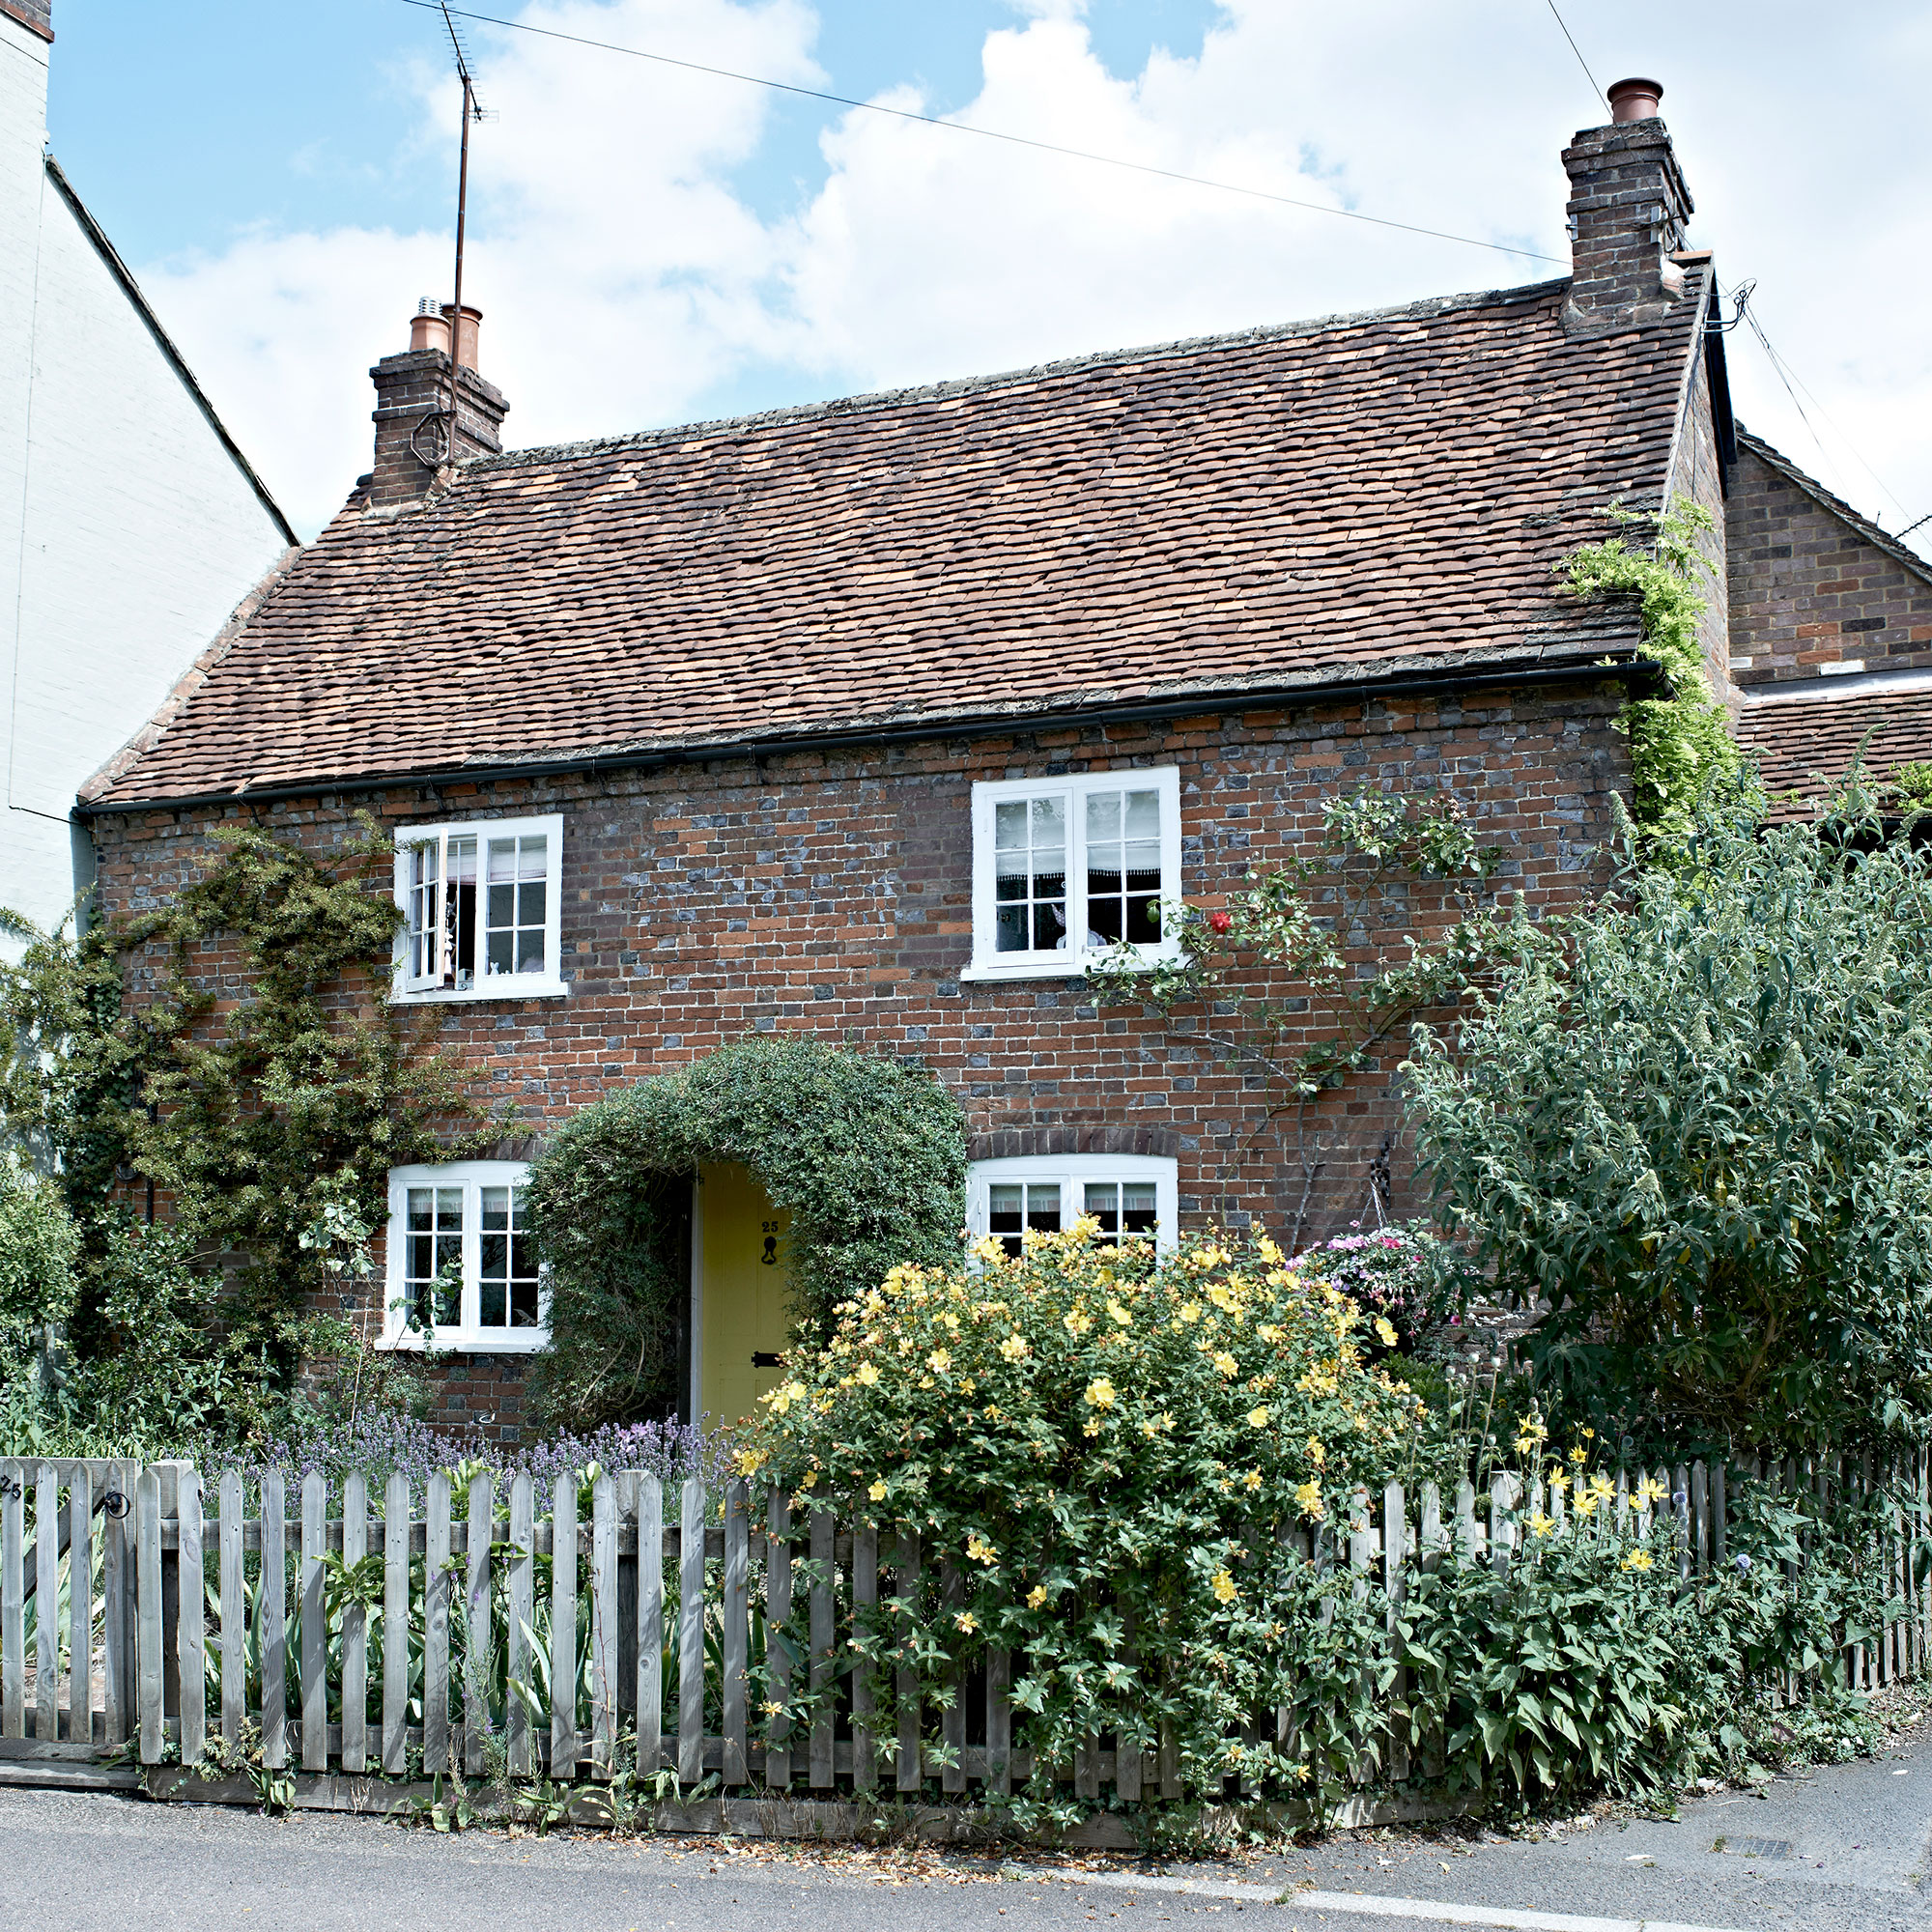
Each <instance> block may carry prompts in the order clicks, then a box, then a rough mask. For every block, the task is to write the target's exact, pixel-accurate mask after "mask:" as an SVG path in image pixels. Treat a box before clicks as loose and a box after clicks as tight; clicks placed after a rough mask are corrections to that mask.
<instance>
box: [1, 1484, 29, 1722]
mask: <svg viewBox="0 0 1932 1932" xmlns="http://www.w3.org/2000/svg"><path fill="white" fill-rule="evenodd" d="M26 1518H27V1510H26V1484H25V1483H24V1482H23V1481H21V1480H20V1479H19V1478H17V1477H14V1476H9V1475H6V1474H5V1473H4V1472H0V1736H5V1737H10V1738H22V1737H25V1736H26V1734H27V1577H26V1571H25V1558H26V1551H25V1548H24V1544H25V1541H26V1528H27V1521H26Z"/></svg>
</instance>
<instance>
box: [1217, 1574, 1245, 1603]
mask: <svg viewBox="0 0 1932 1932" xmlns="http://www.w3.org/2000/svg"><path fill="white" fill-rule="evenodd" d="M1213 1589H1214V1597H1215V1601H1216V1602H1217V1603H1223V1604H1232V1603H1233V1602H1234V1601H1235V1599H1236V1597H1238V1596H1239V1595H1240V1594H1241V1593H1240V1591H1238V1590H1237V1589H1236V1587H1235V1579H1234V1578H1233V1577H1231V1576H1229V1575H1228V1573H1227V1572H1226V1571H1225V1570H1217V1571H1215V1573H1214V1583H1213Z"/></svg>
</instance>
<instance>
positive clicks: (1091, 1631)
mask: <svg viewBox="0 0 1932 1932" xmlns="http://www.w3.org/2000/svg"><path fill="white" fill-rule="evenodd" d="M1358 1319H1359V1318H1358V1316H1357V1313H1356V1311H1355V1310H1354V1309H1353V1308H1352V1307H1351V1306H1350V1304H1349V1303H1348V1302H1347V1301H1346V1299H1345V1298H1344V1297H1343V1296H1341V1295H1340V1294H1339V1293H1335V1292H1333V1291H1332V1290H1328V1289H1326V1288H1325V1287H1324V1286H1323V1285H1322V1284H1321V1282H1320V1281H1319V1280H1317V1279H1315V1278H1313V1277H1306V1278H1304V1277H1301V1276H1297V1275H1295V1274H1294V1273H1293V1272H1292V1271H1291V1270H1290V1269H1289V1268H1288V1267H1287V1266H1286V1265H1285V1264H1284V1261H1283V1257H1282V1255H1281V1251H1280V1250H1279V1249H1278V1248H1276V1247H1274V1246H1273V1244H1272V1243H1271V1242H1268V1241H1266V1240H1257V1241H1254V1242H1252V1243H1250V1244H1248V1245H1245V1246H1242V1247H1239V1248H1236V1247H1234V1246H1232V1245H1229V1244H1225V1243H1223V1242H1221V1241H1219V1240H1217V1239H1214V1238H1212V1237H1205V1236H1204V1237H1193V1238H1187V1239H1183V1240H1182V1242H1181V1243H1180V1245H1179V1250H1178V1252H1177V1253H1176V1254H1175V1255H1174V1256H1173V1258H1172V1259H1171V1260H1170V1261H1169V1262H1168V1263H1167V1264H1165V1265H1158V1264H1156V1258H1155V1255H1154V1251H1153V1247H1152V1244H1151V1242H1149V1241H1147V1240H1145V1239H1133V1238H1129V1239H1127V1240H1125V1241H1123V1242H1122V1243H1121V1244H1119V1245H1118V1246H1113V1245H1107V1244H1105V1243H1103V1242H1101V1241H1099V1240H1098V1239H1096V1238H1095V1236H1094V1223H1093V1222H1091V1221H1083V1222H1082V1223H1080V1224H1079V1225H1078V1226H1077V1227H1076V1228H1075V1230H1073V1231H1072V1232H1071V1233H1068V1234H1065V1235H1058V1236H1029V1237H1028V1238H1027V1240H1026V1243H1025V1251H1024V1253H1023V1254H1022V1256H1021V1257H1020V1258H1019V1259H1017V1260H1012V1259H1009V1258H1008V1257H1007V1256H1006V1255H1005V1254H1004V1252H1003V1250H1002V1249H1001V1247H1000V1245H999V1244H998V1243H997V1242H995V1241H986V1242H982V1243H980V1246H979V1247H978V1248H977V1249H976V1250H975V1258H974V1263H973V1265H972V1267H971V1268H970V1269H967V1270H964V1271H962V1270H960V1269H958V1268H956V1267H955V1268H950V1269H926V1268H921V1267H917V1266H902V1267H898V1268H895V1269H894V1270H893V1271H892V1272H891V1273H890V1274H888V1275H887V1276H886V1277H885V1279H884V1281H883V1283H882V1284H881V1285H880V1286H878V1287H875V1288H872V1289H870V1290H868V1291H867V1292H866V1293H864V1294H862V1295H861V1296H859V1297H857V1298H856V1299H854V1300H853V1301H851V1302H848V1303H847V1304H845V1305H844V1306H843V1307H842V1308H841V1309H840V1310H839V1311H838V1325H837V1327H836V1328H835V1329H834V1330H833V1332H832V1334H831V1336H830V1337H829V1339H828V1340H827V1341H826V1342H825V1343H824V1345H823V1346H822V1347H818V1348H812V1349H803V1350H795V1351H794V1352H793V1354H792V1355H791V1357H790V1358H789V1371H790V1373H789V1376H788V1378H787V1379H786V1380H785V1381H783V1382H782V1383H781V1384H780V1386H779V1387H778V1388H777V1389H776V1390H775V1391H774V1392H773V1394H772V1395H771V1396H770V1397H768V1398H767V1414H766V1418H765V1419H764V1421H763V1423H762V1424H761V1426H760V1430H759V1434H758V1435H757V1437H756V1438H755V1441H754V1443H753V1446H752V1447H750V1448H748V1449H747V1451H746V1452H745V1454H744V1457H743V1459H742V1462H741V1466H742V1467H744V1468H745V1469H746V1470H747V1471H748V1472H754V1471H756V1470H758V1469H761V1468H764V1467H767V1466H768V1467H769V1468H770V1470H771V1472H772V1474H773V1476H774V1478H775V1479H776V1480H778V1481H780V1482H781V1483H782V1484H783V1485H784V1486H785V1487H786V1488H787V1489H789V1490H790V1491H791V1492H792V1493H793V1501H794V1505H795V1506H798V1507H803V1506H806V1505H809V1504H810V1502H811V1501H813V1500H814V1499H816V1498H819V1497H825V1498H828V1499H831V1498H836V1499H838V1501H839V1503H840V1504H841V1506H844V1505H845V1504H847V1502H848V1499H849V1500H856V1501H857V1504H858V1507H859V1508H860V1509H861V1510H862V1511H864V1512H866V1513H867V1515H869V1516H870V1517H871V1518H872V1519H873V1520H875V1521H876V1522H877V1523H878V1524H879V1526H880V1529H881V1533H882V1546H881V1547H882V1548H890V1547H891V1540H892V1538H893V1537H894V1536H895V1534H897V1533H899V1532H911V1533H913V1534H915V1535H918V1536H920V1537H922V1538H925V1539H928V1540H929V1543H930V1545H931V1547H933V1548H936V1549H942V1550H951V1551H954V1552H959V1553H960V1554H961V1555H962V1557H963V1561H962V1563H961V1571H962V1573H963V1574H962V1575H961V1576H960V1577H959V1579H958V1582H957V1586H956V1589H954V1590H953V1591H952V1592H951V1593H949V1592H948V1589H947V1584H946V1580H945V1577H943V1575H939V1574H936V1566H935V1569H934V1571H931V1572H928V1577H927V1584H926V1587H925V1589H924V1590H923V1593H922V1594H921V1596H920V1600H919V1603H918V1605H917V1606H916V1608H915V1610H914V1612H913V1614H911V1615H910V1616H907V1615H905V1614H903V1613H900V1612H898V1611H895V1608H894V1606H892V1605H882V1606H881V1607H880V1608H879V1610H878V1611H877V1612H875V1613H871V1615H870V1621H869V1623H868V1622H867V1613H864V1612H862V1613H861V1615H860V1625H861V1630H862V1635H863V1641H864V1643H865V1645H866V1649H867V1656H868V1658H869V1660H870V1663H871V1678H872V1690H873V1695H874V1698H875V1700H876V1708H877V1709H878V1710H879V1711H881V1712H882V1713H888V1714H890V1713H892V1712H893V1711H894V1710H895V1705H896V1697H897V1692H896V1690H895V1683H896V1678H895V1673H896V1672H897V1671H899V1670H911V1671H913V1672H915V1673H916V1674H917V1675H918V1677H919V1678H920V1679H921V1681H922V1682H923V1685H924V1686H925V1689H926V1691H927V1693H928V1695H929V1696H936V1697H938V1698H939V1699H940V1700H941V1701H946V1700H948V1699H950V1698H951V1696H952V1695H953V1694H954V1693H953V1692H952V1690H948V1689H947V1686H948V1685H949V1684H951V1683H952V1674H953V1673H955V1672H957V1671H959V1670H961V1669H967V1668H971V1667H972V1666H973V1665H974V1664H975V1663H976V1662H978V1661H980V1659H982V1658H983V1656H984V1654H985V1652H986V1651H987V1650H988V1649H989V1648H991V1649H999V1650H1008V1651H1011V1652H1014V1653H1024V1656H1025V1667H1024V1669H1023V1671H1022V1672H1021V1674H1020V1675H1019V1676H1018V1678H1017V1680H1016V1682H1015V1683H1014V1685H1013V1702H1014V1706H1015V1714H1016V1725H1017V1727H1018V1728H1019V1730H1020V1731H1021V1732H1022V1733H1023V1736H1024V1742H1025V1745H1026V1747H1028V1748H1031V1749H1032V1750H1034V1751H1035V1752H1037V1753H1038V1754H1039V1757H1040V1759H1041V1761H1044V1762H1048V1763H1058V1764H1063V1765H1065V1764H1068V1763H1070V1762H1071V1761H1072V1757H1073V1752H1074V1750H1075V1748H1076V1747H1077V1746H1078V1745H1079V1744H1080V1742H1081V1740H1082V1739H1083V1738H1084V1737H1085V1736H1086V1735H1087V1734H1088V1733H1090V1732H1094V1731H1102V1730H1118V1731H1119V1732H1120V1734H1121V1736H1122V1741H1123V1743H1137V1744H1139V1746H1140V1747H1142V1748H1143V1749H1145V1750H1148V1751H1151V1750H1152V1749H1153V1748H1154V1747H1155V1746H1156V1744H1157V1741H1158V1737H1159V1734H1160V1731H1161V1728H1162V1727H1163V1726H1166V1727H1169V1728H1170V1729H1171V1732H1172V1735H1173V1738H1174V1741H1175V1744H1176V1747H1177V1748H1178V1750H1179V1763H1180V1775H1181V1776H1182V1779H1183V1781H1184V1782H1185V1783H1186V1784H1187V1785H1188V1786H1189V1788H1190V1789H1191V1790H1193V1791H1195V1792H1198V1793H1202V1794H1208V1793H1211V1792H1213V1791H1216V1790H1218V1788H1219V1783H1220V1780H1221V1779H1222V1777H1223V1776H1227V1775H1229V1774H1231V1773H1237V1774H1238V1775H1239V1776H1241V1777H1243V1778H1244V1779H1250V1780H1253V1781H1256V1782H1257V1783H1259V1784H1261V1785H1263V1786H1264V1787H1273V1788H1286V1789H1290V1790H1297V1789H1299V1788H1300V1787H1301V1785H1302V1784H1303V1783H1304V1782H1305V1781H1307V1780H1309V1779H1311V1778H1316V1779H1320V1780H1321V1781H1323V1782H1324V1783H1325V1782H1327V1781H1330V1780H1331V1779H1332V1778H1333V1777H1334V1776H1338V1775H1339V1769H1338V1768H1339V1767H1340V1766H1342V1765H1343V1764H1344V1763H1345V1761H1346V1760H1347V1759H1349V1758H1350V1757H1352V1755H1353V1754H1355V1753H1356V1752H1358V1751H1360V1750H1362V1749H1363V1748H1364V1742H1363V1738H1362V1735H1361V1733H1360V1731H1359V1730H1358V1729H1357V1730H1351V1728H1350V1722H1349V1720H1348V1719H1347V1718H1346V1714H1345V1715H1344V1716H1343V1717H1340V1718H1337V1719H1334V1720H1333V1721H1332V1724H1330V1723H1329V1720H1328V1719H1325V1718H1321V1719H1319V1714H1321V1713H1323V1712H1326V1711H1327V1710H1328V1709H1329V1706H1330V1704H1331V1703H1332V1696H1333V1692H1334V1690H1335V1689H1336V1686H1337V1685H1338V1683H1345V1684H1347V1685H1350V1686H1354V1685H1356V1684H1357V1683H1358V1681H1360V1680H1361V1678H1362V1666H1361V1665H1360V1663H1359V1662H1358V1659H1359V1656H1360V1649H1359V1644H1360V1634H1359V1633H1358V1632H1355V1631H1354V1629H1353V1627H1352V1624H1351V1622H1350V1616H1351V1612H1350V1611H1348V1610H1346V1609H1344V1610H1342V1611H1340V1612H1339V1614H1338V1615H1337V1616H1336V1617H1333V1618H1330V1619H1329V1620H1327V1621H1326V1623H1325V1624H1324V1620H1323V1619H1322V1618H1321V1615H1320V1614H1319V1612H1318V1606H1317V1603H1316V1599H1317V1597H1318V1596H1320V1595H1324V1594H1325V1595H1332V1594H1333V1592H1332V1591H1325V1592H1324V1591H1322V1590H1321V1589H1320V1588H1319V1587H1318V1586H1317V1584H1316V1582H1315V1581H1314V1577H1315V1573H1314V1572H1313V1571H1312V1570H1311V1569H1310V1568H1309V1567H1308V1566H1307V1565H1305V1564H1297V1563H1295V1562H1293V1561H1292V1560H1291V1559H1290V1556H1289V1552H1288V1548H1287V1545H1286V1538H1287V1536H1288V1534H1289V1533H1290V1532H1292V1531H1294V1530H1300V1531H1303V1532H1306V1531H1309V1530H1311V1529H1312V1530H1316V1531H1318V1532H1319V1533H1321V1535H1323V1536H1328V1535H1330V1534H1331V1533H1332V1525H1333V1523H1334V1521H1335V1519H1336V1518H1337V1517H1338V1516H1341V1515H1344V1514H1346V1498H1347V1496H1348V1495H1349V1493H1350V1490H1351V1489H1352V1488H1353V1487H1354V1486H1355V1485H1357V1484H1366V1485H1370V1486H1374V1487H1379V1485H1380V1483H1381V1482H1382V1480H1383V1479H1384V1477H1385V1476H1386V1474H1387V1473H1388V1471H1389V1470H1390V1469H1391V1468H1392V1467H1393V1465H1394V1463H1395V1462H1396V1460H1397V1457H1398V1455H1399V1453H1400V1450H1401V1447H1402V1445H1403V1444H1404V1442H1405V1441H1406V1437H1407V1435H1408V1432H1409V1429H1410V1418H1411V1412H1412V1409H1413V1403H1412V1401H1411V1400H1410V1399H1409V1398H1408V1397H1407V1396H1406V1395H1405V1394H1404V1393H1403V1391H1402V1390H1401V1389H1400V1388H1399V1387H1398V1386H1397V1385H1396V1384H1395V1383H1393V1382H1391V1381H1390V1380H1389V1379H1388V1378H1386V1377H1385V1376H1384V1375H1382V1374H1381V1373H1380V1372H1379V1371H1378V1370H1374V1369H1371V1368H1369V1367H1368V1366H1366V1364H1365V1363H1364V1361H1363V1359H1362V1355H1361V1352H1360V1350H1359V1349H1358V1347H1357V1344H1356V1341H1355V1338H1354V1331H1355V1328H1356V1324H1357V1321H1358ZM1390 1674H1391V1672H1390V1671H1388V1670H1383V1671H1382V1672H1381V1675H1380V1677H1378V1678H1377V1677H1374V1673H1371V1676H1372V1679H1373V1682H1372V1683H1371V1684H1370V1686H1369V1687H1368V1688H1369V1689H1375V1688H1379V1687H1380V1686H1382V1685H1385V1682H1386V1679H1387V1677H1388V1676H1389V1675H1390ZM1351 1694H1352V1692H1351ZM1363 1694H1367V1690H1365V1691H1364V1693H1363ZM809 1702H810V1700H809V1699H808V1700H807V1702H806V1703H804V1704H800V1705H799V1706H798V1707H797V1712H798V1715H800V1716H801V1717H803V1716H805V1715H807V1712H808V1707H809ZM1282 1704H1288V1705H1294V1706H1298V1707H1301V1708H1305V1710H1306V1712H1307V1713H1308V1720H1307V1722H1306V1724H1305V1725H1304V1726H1303V1729H1302V1732H1301V1739H1300V1743H1299V1745H1298V1746H1296V1747H1293V1748H1287V1749H1284V1748H1283V1747H1281V1746H1279V1745H1277V1744H1276V1743H1274V1742H1272V1741H1271V1740H1272V1733H1270V1741H1268V1742H1254V1741H1252V1740H1251V1741H1248V1742H1243V1740H1242V1736H1241V1726H1242V1724H1243V1723H1244V1722H1245V1720H1246V1717H1247V1714H1249V1713H1251V1712H1253V1711H1256V1710H1260V1709H1263V1708H1270V1707H1273V1706H1278V1705H1282ZM1318 1719H1319V1720H1318ZM1324 1724H1329V1727H1328V1728H1326V1729H1324V1728H1323V1725H1324ZM875 1735H876V1736H877V1737H879V1738H880V1740H881V1748H882V1750H889V1749H890V1748H891V1747H892V1739H893V1737H894V1735H895V1719H894V1718H893V1717H892V1716H890V1715H888V1716H885V1717H882V1719H880V1721H879V1723H878V1725H877V1727H876V1731H875ZM1014 1742H1015V1744H1016V1745H1019V1744H1020V1743H1021V1742H1022V1737H1021V1736H1019V1735H1016V1736H1015V1739H1014ZM934 1747H935V1748H936V1749H940V1750H943V1749H944V1746H943V1743H942V1742H941V1741H940V1740H938V1739H935V1740H934ZM1369 1748H1373V1747H1372V1746H1371V1747H1369Z"/></svg>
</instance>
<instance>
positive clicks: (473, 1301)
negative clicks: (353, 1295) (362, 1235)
mask: <svg viewBox="0 0 1932 1932" xmlns="http://www.w3.org/2000/svg"><path fill="white" fill-rule="evenodd" d="M526 1174H527V1169H526V1166H525V1164H524V1163H523V1162H522V1161H507V1160H479V1161H462V1162H452V1163H450V1164H448V1165H446V1166H440V1167H398V1168H392V1169H391V1170H390V1172H389V1240H388V1249H389V1278H388V1291H389V1292H388V1311H387V1319H386V1321H385V1322H384V1334H385V1336H386V1337H387V1339H388V1342H389V1345H390V1346H391V1347H396V1348H408V1347H412V1346H420V1345H422V1344H424V1343H427V1344H429V1345H430V1346H433V1347H435V1348H438V1349H466V1350H470V1351H472V1352H486V1353H487V1352H491V1351H495V1352H499V1353H514V1352H517V1351H519V1350H529V1349H537V1348H541V1347H542V1346H543V1344H544V1341H545V1339H546V1337H547V1334H548V1330H547V1328H546V1325H545V1315H544V1306H543V1284H542V1280H541V1277H540V1275H539V1273H538V1269H537V1257H536V1241H535V1238H534V1236H532V1235H531V1233H530V1230H529V1210H528V1208H527V1205H526V1200H525V1179H526Z"/></svg>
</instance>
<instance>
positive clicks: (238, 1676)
mask: <svg viewBox="0 0 1932 1932" xmlns="http://www.w3.org/2000/svg"><path fill="white" fill-rule="evenodd" d="M246 1514H247V1510H246V1505H245V1504H244V1503H243V1501H242V1496H241V1470H240V1469H224V1470H222V1472H221V1481H220V1482H219V1483H218V1484H217V1485H216V1486H215V1494H214V1520H215V1532H214V1533H215V1540H216V1542H217V1543H218V1544H219V1545H220V1548H221V1736H222V1739H223V1741H224V1742H225V1743H227V1744H229V1745H237V1746H239V1745H240V1744H241V1732H242V1729H243V1728H244V1726H245V1725H246V1724H247V1721H248V1631H247V1610H246V1608H245V1607H244V1606H245V1604H246V1601H247V1592H246V1588H245V1584H246V1580H247V1559H246V1557H245V1555H244V1553H243V1550H242V1539H241V1519H242V1517H243V1516H245V1515H246Z"/></svg>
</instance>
